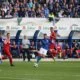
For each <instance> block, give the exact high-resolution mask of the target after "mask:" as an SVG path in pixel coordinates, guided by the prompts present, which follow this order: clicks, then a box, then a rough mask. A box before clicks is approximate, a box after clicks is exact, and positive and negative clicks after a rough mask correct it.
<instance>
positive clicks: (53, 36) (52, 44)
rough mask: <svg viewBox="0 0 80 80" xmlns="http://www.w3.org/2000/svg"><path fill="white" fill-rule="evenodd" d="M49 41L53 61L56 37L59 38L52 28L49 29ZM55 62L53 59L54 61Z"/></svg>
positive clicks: (55, 52)
mask: <svg viewBox="0 0 80 80" xmlns="http://www.w3.org/2000/svg"><path fill="white" fill-rule="evenodd" d="M50 32H51V34H50V40H51V44H50V53H51V55H52V58H53V59H54V57H55V56H56V54H57V51H56V37H57V36H59V35H58V33H57V31H56V30H54V29H53V27H50ZM54 60H55V59H54Z"/></svg>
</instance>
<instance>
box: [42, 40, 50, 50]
mask: <svg viewBox="0 0 80 80" xmlns="http://www.w3.org/2000/svg"><path fill="white" fill-rule="evenodd" d="M41 43H42V46H41V47H42V48H44V49H46V50H48V49H49V45H50V40H49V39H43V40H41Z"/></svg>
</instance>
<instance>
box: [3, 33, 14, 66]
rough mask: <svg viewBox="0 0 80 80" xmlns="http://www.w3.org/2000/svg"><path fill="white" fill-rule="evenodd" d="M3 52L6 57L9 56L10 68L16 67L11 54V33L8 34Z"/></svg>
mask: <svg viewBox="0 0 80 80" xmlns="http://www.w3.org/2000/svg"><path fill="white" fill-rule="evenodd" d="M3 50H4V53H5V54H6V56H8V58H9V61H10V66H14V65H13V61H12V55H11V52H10V33H7V35H6V39H5V40H4V45H3Z"/></svg>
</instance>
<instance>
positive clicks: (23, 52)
mask: <svg viewBox="0 0 80 80" xmlns="http://www.w3.org/2000/svg"><path fill="white" fill-rule="evenodd" d="M25 52H26V51H25V49H23V51H22V55H23V61H25V58H26V56H25Z"/></svg>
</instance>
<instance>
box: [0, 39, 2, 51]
mask: <svg viewBox="0 0 80 80" xmlns="http://www.w3.org/2000/svg"><path fill="white" fill-rule="evenodd" d="M1 47H2V38H0V52H1Z"/></svg>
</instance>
